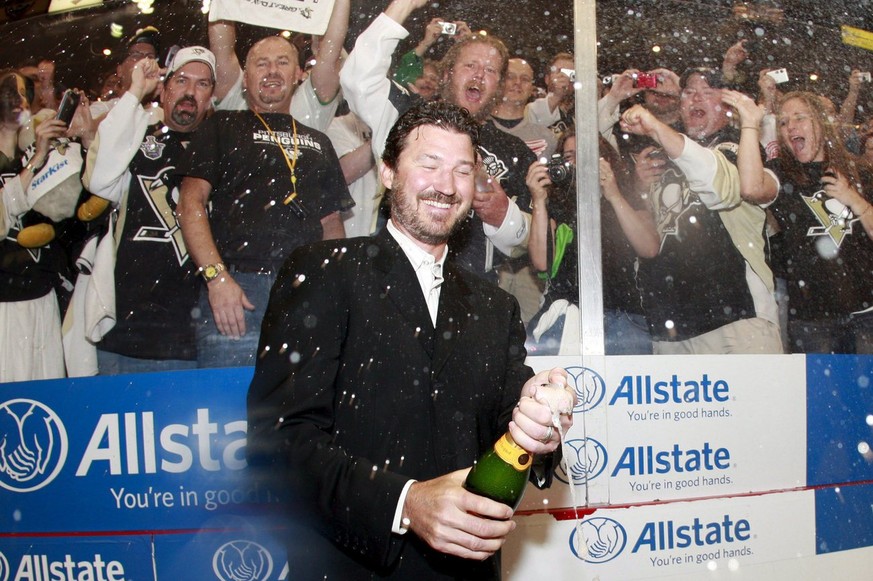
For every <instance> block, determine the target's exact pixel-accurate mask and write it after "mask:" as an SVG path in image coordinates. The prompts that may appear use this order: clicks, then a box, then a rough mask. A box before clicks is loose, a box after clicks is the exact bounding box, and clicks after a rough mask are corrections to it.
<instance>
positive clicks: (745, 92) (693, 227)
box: [0, 0, 873, 355]
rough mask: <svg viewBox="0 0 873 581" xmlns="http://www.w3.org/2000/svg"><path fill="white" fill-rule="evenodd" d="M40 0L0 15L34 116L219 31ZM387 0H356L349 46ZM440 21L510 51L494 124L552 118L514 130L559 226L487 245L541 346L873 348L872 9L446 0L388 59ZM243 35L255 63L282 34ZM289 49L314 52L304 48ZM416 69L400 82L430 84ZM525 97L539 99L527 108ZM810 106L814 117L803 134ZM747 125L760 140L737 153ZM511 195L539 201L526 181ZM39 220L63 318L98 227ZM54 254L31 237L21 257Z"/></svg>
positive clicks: (198, 16) (176, 13)
mask: <svg viewBox="0 0 873 581" xmlns="http://www.w3.org/2000/svg"><path fill="white" fill-rule="evenodd" d="M37 4H40V5H41V4H45V3H26V2H7V3H4V5H3V7H2V14H0V16H2V17H4V18H5V20H4V21H3V22H2V24H0V26H2V30H3V33H4V38H6V39H7V43H5V46H4V48H3V49H2V50H0V66H2V67H4V68H16V69H18V70H19V71H20V72H21V73H22V74H23V75H24V76H26V77H28V78H29V79H31V81H32V85H31V87H29V91H30V94H29V99H31V105H32V109H33V111H32V113H33V114H36V113H37V112H38V110H39V109H41V108H43V107H47V108H49V109H56V108H58V106H59V105H60V100H61V98H62V93H63V90H64V89H66V88H78V89H81V90H82V91H83V92H84V93H86V94H87V96H88V98H89V99H90V100H91V102H92V103H93V102H98V101H110V100H111V99H113V98H115V97H117V96H118V95H119V92H121V91H122V90H123V86H122V84H120V81H119V78H118V74H117V73H118V66H119V64H120V63H123V62H124V61H125V59H128V58H129V54H128V52H129V50H128V49H129V48H130V47H129V45H128V41H129V39H130V38H131V36H132V35H133V34H134V33H135V31H136V30H137V29H139V28H142V27H145V26H149V25H151V26H155V27H156V28H157V29H158V30H159V35H160V43H159V44H160V46H159V47H158V51H157V53H156V56H157V57H158V61H159V62H160V64H162V65H164V64H166V59H167V55H168V52H169V50H170V48H171V47H173V46H174V45H177V46H187V45H192V44H203V45H206V44H208V39H207V25H206V24H207V23H206V16H205V15H204V14H203V13H202V11H201V9H202V8H203V3H202V2H200V1H187V2H154V3H153V7H152V8H153V11H152V12H151V13H150V14H145V13H144V11H143V6H144V5H140V6H138V5H137V4H135V3H132V2H108V1H107V2H103V3H102V5H101V6H97V7H93V8H87V9H81V10H75V11H70V12H65V13H60V14H42V13H41V10H44V6H43V7H40V6H37ZM381 8H382V7H381V6H376V5H373V3H364V2H358V1H355V2H352V8H351V15H350V19H349V32H348V35H347V38H346V41H345V47H346V48H347V49H348V50H351V49H352V47H353V46H354V40H355V38H356V37H357V36H358V35H359V34H360V33H361V32H362V31H363V30H364V29H365V28H366V26H368V25H369V23H370V22H371V21H372V20H373V19H374V18H375V17H376V15H377V14H378V11H379V10H380V9H381ZM573 10H575V11H576V12H575V17H576V18H577V22H576V26H575V27H574V25H573V21H574V12H573ZM437 17H439V18H440V19H445V21H447V22H450V23H454V24H456V25H458V26H461V32H464V25H466V26H469V29H470V30H471V31H472V32H478V31H485V32H486V33H487V34H489V35H491V36H498V37H500V38H501V39H502V40H503V41H504V42H505V44H506V46H507V48H508V52H509V56H510V58H511V59H512V61H511V62H510V67H509V70H508V72H507V75H506V77H505V91H504V97H503V99H502V100H499V101H497V102H496V103H495V107H496V108H495V110H494V117H495V118H496V119H495V120H494V121H491V120H489V121H488V123H495V124H497V125H498V126H499V127H500V128H501V129H503V130H505V131H506V132H508V133H513V132H515V133H516V134H521V133H520V132H519V131H518V130H517V128H518V126H519V124H520V123H521V122H522V121H524V123H525V124H528V125H537V126H539V127H540V129H541V128H543V127H545V128H547V129H548V130H549V131H548V132H547V133H545V134H543V133H539V134H533V133H531V134H521V135H522V139H523V140H524V141H525V142H526V143H527V144H528V145H529V146H530V149H531V150H532V153H533V157H532V159H537V160H538V163H543V164H545V165H546V166H547V167H548V170H549V176H550V177H549V180H550V181H551V182H553V185H552V186H551V188H550V190H549V200H548V219H547V220H546V221H544V222H542V223H540V224H536V219H534V220H533V221H532V222H531V226H530V227H531V229H535V228H539V229H540V230H541V231H543V229H544V232H545V237H544V238H545V239H547V243H546V244H545V246H544V247H542V248H538V250H537V252H540V253H541V254H542V257H541V260H540V262H541V263H542V264H541V265H540V266H532V265H531V258H532V256H531V255H530V254H528V255H525V256H521V257H519V256H513V257H506V256H503V255H500V254H499V251H496V250H493V249H492V250H493V251H494V252H498V254H496V256H497V258H496V259H495V261H494V262H492V263H489V266H488V272H487V273H485V274H486V275H487V277H488V278H490V279H492V280H494V281H496V282H499V283H500V284H501V286H504V288H506V289H507V290H509V291H510V292H513V293H514V294H515V295H516V296H517V298H518V299H519V302H520V303H521V306H522V315H523V318H524V322H525V324H526V325H527V330H528V347H529V350H530V353H531V355H545V354H557V353H566V354H572V353H575V354H579V353H588V354H600V353H605V354H607V355H612V354H645V353H651V352H653V341H654V344H655V348H654V351H655V352H656V353H671V352H680V353H729V352H759V353H774V352H781V351H783V350H784V351H786V352H807V351H809V352H819V351H824V352H838V353H855V352H857V353H869V352H870V348H871V343H873V339H871V335H873V331H871V328H873V323H871V316H873V315H871V314H870V313H869V312H867V311H869V310H870V309H871V308H873V283H871V282H870V281H871V280H873V277H871V274H873V272H871V269H873V258H871V255H873V251H871V240H870V235H871V234H873V225H871V223H870V219H871V215H873V212H870V211H869V210H870V208H871V206H870V200H871V194H870V190H871V188H873V183H871V181H870V178H871V170H870V161H869V160H870V159H871V157H873V154H871V153H870V152H869V151H868V145H871V146H873V137H871V135H873V131H871V126H870V123H869V119H870V110H871V107H873V92H871V88H873V83H870V74H869V72H870V71H871V69H873V59H871V52H870V49H871V47H873V40H871V36H870V33H868V32H865V30H864V29H865V28H866V29H869V28H871V27H870V23H869V7H866V8H865V6H864V5H863V3H856V2H848V1H844V2H831V3H828V5H827V7H822V6H819V5H818V4H815V3H811V2H801V1H797V0H793V1H782V2H777V1H764V0H762V1H759V2H730V1H726V0H723V1H713V2H705V3H704V2H680V1H675V2H673V1H667V2H661V1H657V2H656V1H654V0H638V1H625V2H600V3H595V2H588V1H585V0H577V1H576V2H575V3H573V4H572V5H571V4H569V3H567V2H559V1H557V0H530V1H527V2H518V3H512V7H511V8H509V7H508V6H507V5H505V4H501V3H491V2H484V1H478V2H454V1H452V2H443V3H439V4H430V5H428V6H425V7H424V8H422V9H420V10H417V11H415V12H414V13H413V15H412V16H410V18H409V19H408V20H407V21H406V23H405V25H406V27H407V29H408V30H409V32H410V36H409V37H408V38H407V39H406V40H403V41H402V42H400V43H399V45H398V47H397V50H396V53H395V68H396V65H399V64H400V57H401V56H402V55H404V54H406V53H409V52H410V51H413V52H415V51H416V49H417V48H419V47H420V46H421V43H422V41H423V40H424V39H425V38H426V35H427V32H426V30H427V26H428V24H429V23H430V22H431V20H432V19H434V18H437ZM841 27H842V29H841ZM236 32H237V38H236V52H237V54H238V55H239V56H240V58H242V57H243V55H244V54H245V51H246V50H247V49H248V47H249V46H251V45H252V44H253V42H254V41H255V40H256V39H258V38H261V37H262V36H264V35H266V34H268V33H271V32H270V31H268V30H266V29H260V28H257V27H253V26H247V25H239V26H238V27H237V31H236ZM457 36H459V35H458V31H457V30H455V31H454V34H453V33H452V31H446V32H444V33H442V34H439V35H437V37H436V38H435V39H431V40H430V42H429V44H427V46H426V47H425V48H424V49H423V50H421V51H420V52H421V54H420V55H419V56H421V57H424V59H426V60H425V63H426V64H427V66H430V63H429V62H428V61H435V62H438V61H439V60H440V59H441V58H442V57H443V56H444V55H445V53H446V51H447V50H448V48H449V47H451V46H452V45H453V44H454V42H455V41H456V37H457ZM295 42H296V44H297V46H298V47H299V48H300V50H301V55H302V59H303V61H304V64H305V62H306V61H309V60H310V58H311V57H310V55H311V43H310V42H309V40H308V39H307V38H305V37H300V38H299V39H296V41H295ZM574 43H576V45H577V48H576V50H575V51H574ZM423 70H425V69H423ZM392 72H394V70H392ZM435 74H436V77H434V78H433V79H432V80H434V79H437V80H438V79H439V75H440V74H442V73H439V72H437V73H435ZM426 76H427V75H424V77H426ZM415 80H416V79H414V78H413V79H406V80H405V82H407V83H408V84H407V88H408V89H409V90H411V91H413V92H420V93H426V92H427V90H428V89H427V87H426V86H424V87H423V86H416V85H415ZM426 84H427V83H425V85H426ZM568 87H569V88H568ZM431 90H432V88H431ZM25 92H27V91H25ZM796 92H801V93H800V94H796ZM789 93H791V95H792V96H793V99H788V100H787V101H786V100H784V99H783V98H784V96H785V95H786V94H789ZM519 95H522V97H521V98H523V100H524V101H529V102H530V104H528V105H527V107H522V108H521V109H519V108H518V107H513V106H512V105H513V104H514V103H512V99H519V98H520V97H519ZM810 95H814V96H816V100H815V102H814V103H813V102H810V100H809V99H810ZM515 105H517V103H515ZM522 105H524V103H522ZM504 106H505V107H504ZM13 108H14V107H13ZM518 111H521V113H518ZM341 112H342V111H341ZM515 115H520V117H516V116H515ZM619 119H622V121H619ZM797 119H800V120H801V121H803V120H806V121H808V124H809V127H807V128H803V127H798V128H795V125H798V123H795V121H796V120H797ZM810 119H811V120H810ZM574 126H575V128H574ZM686 134H687V135H689V139H685V138H683V137H682V135H686ZM675 137H678V138H679V141H678V142H677V141H676V140H675V139H674V138H675ZM743 137H746V138H747V139H746V143H745V145H747V146H748V145H749V144H751V145H752V146H757V147H752V149H749V148H748V147H746V148H743V147H742V146H743V145H744V143H743V141H742V139H743ZM677 144H678V145H677ZM21 145H22V146H24V145H26V144H24V143H22V144H21ZM13 150H14V148H13ZM743 152H746V153H748V152H751V154H749V155H743ZM13 153H14V152H13ZM10 157H15V155H12V156H10ZM486 157H487V156H486ZM756 158H757V159H759V160H761V161H758V162H756V161H755V159H756ZM741 159H742V160H747V161H745V162H741V161H740V160H741ZM574 166H575V167H578V168H580V169H579V170H578V171H577V170H576V169H575V168H574ZM582 168H584V169H582ZM763 168H766V170H765V169H763ZM11 171H13V170H11V169H10V170H9V171H8V172H6V173H9V172H11ZM525 172H526V170H525ZM10 175H11V174H10ZM519 179H521V180H522V181H523V180H524V176H523V175H521V176H520V178H519ZM777 180H778V181H777ZM777 193H778V195H777ZM514 197H515V198H516V199H515V201H516V202H517V204H518V205H519V207H520V209H521V210H522V211H523V212H526V213H529V214H533V206H534V203H533V201H532V199H531V196H530V195H529V194H528V193H522V194H520V195H516V196H514ZM774 199H775V201H774ZM68 213H69V212H68ZM28 220H29V221H28ZM383 220H384V218H383ZM42 223H46V224H49V223H50V224H51V226H52V227H53V229H54V234H53V235H52V236H53V238H52V239H51V242H46V244H50V245H54V246H55V247H57V246H60V247H62V249H63V253H62V255H61V256H60V258H59V259H60V260H65V261H67V263H66V264H64V265H61V266H59V267H58V268H59V269H61V270H64V269H66V270H64V274H65V278H64V279H63V280H62V281H61V282H60V283H58V282H57V281H52V282H51V284H50V286H54V287H55V288H56V291H57V294H58V296H59V297H60V298H61V300H60V309H61V312H63V310H64V309H65V308H66V307H67V305H68V304H69V299H70V296H71V289H72V284H73V283H74V281H75V275H76V273H77V270H76V269H75V267H74V259H75V257H76V256H78V253H79V250H80V249H81V246H82V243H83V242H84V241H85V240H87V238H88V236H89V235H91V234H93V232H94V231H95V230H96V229H98V228H100V227H102V226H98V225H97V224H102V222H94V223H92V224H88V225H83V224H82V223H81V222H78V221H77V220H76V219H75V218H72V219H69V220H64V219H62V218H59V219H57V220H52V219H51V218H47V217H45V215H44V214H43V215H42V217H40V216H36V215H34V214H30V215H29V216H28V217H27V219H26V220H25V221H24V222H21V223H19V224H16V225H15V226H16V232H18V231H20V229H21V228H25V227H28V226H38V225H39V224H42ZM31 232H33V231H31ZM7 242H16V240H14V239H8V240H7ZM601 248H602V252H601ZM40 252H43V253H46V254H47V252H46V251H45V249H44V247H43V246H41V245H39V244H36V245H35V246H33V247H32V248H30V249H28V250H27V251H26V253H25V254H27V255H29V256H30V257H31V258H32V259H33V260H36V259H35V257H37V256H38V255H40ZM531 252H532V251H531ZM25 258H26V256H25ZM579 265H581V267H579ZM140 266H141V267H142V268H143V269H147V268H148V264H141V265H140ZM189 266H190V263H189ZM52 268H54V267H52ZM19 274H20V273H19ZM192 276H193V275H192ZM195 278H196V277H195ZM8 280H9V281H10V282H9V284H7V292H6V294H7V295H8V296H9V297H11V298H14V297H16V296H18V295H16V294H15V292H12V291H11V290H9V289H11V288H12V286H10V285H13V286H14V285H15V284H23V285H25V286H26V285H27V284H28V282H27V278H26V277H25V278H23V279H22V278H17V279H15V280H13V279H11V278H10V279H8ZM117 282H118V284H119V285H120V286H119V287H118V289H119V292H123V288H122V286H123V284H124V281H117ZM195 282H196V281H195ZM4 284H6V282H5V281H4ZM25 294H26V293H25ZM580 296H581V297H582V298H581V300H580ZM168 300H171V299H170V298H168ZM580 307H581V308H580ZM737 322H741V324H740V325H738V326H737V325H735V323H737ZM726 326H727V327H729V328H730V329H731V333H725V332H724V328H725V327H726ZM712 333H714V335H710V334H712ZM780 337H781V339H780ZM701 338H702V339H701ZM692 339H694V340H693V341H691V342H690V343H689V340H692ZM698 339H701V340H700V341H697V340H698ZM580 343H581V345H582V348H581V350H580Z"/></svg>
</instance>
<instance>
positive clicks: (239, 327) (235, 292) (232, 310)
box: [206, 272, 255, 339]
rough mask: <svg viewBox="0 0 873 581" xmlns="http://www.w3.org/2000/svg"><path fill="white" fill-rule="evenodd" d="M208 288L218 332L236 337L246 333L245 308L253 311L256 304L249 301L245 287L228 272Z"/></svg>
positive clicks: (207, 285) (212, 282)
mask: <svg viewBox="0 0 873 581" xmlns="http://www.w3.org/2000/svg"><path fill="white" fill-rule="evenodd" d="M206 288H207V289H208V290H209V306H210V307H212V315H213V317H214V319H215V326H216V327H218V332H219V333H221V334H222V335H227V336H229V337H233V338H234V339H239V338H240V337H242V336H243V335H245V334H246V317H245V313H244V312H243V309H246V310H248V311H252V310H254V308H255V305H253V304H252V303H251V302H249V299H248V297H247V296H246V293H245V292H244V291H243V289H242V288H241V287H240V286H239V285H238V284H237V283H236V281H235V280H233V277H231V276H230V275H229V274H228V273H226V272H224V273H222V274H221V275H220V276H219V277H218V278H216V279H215V280H212V281H210V282H209V283H207V284H206Z"/></svg>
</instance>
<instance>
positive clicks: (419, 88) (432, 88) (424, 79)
mask: <svg viewBox="0 0 873 581" xmlns="http://www.w3.org/2000/svg"><path fill="white" fill-rule="evenodd" d="M413 87H414V90H415V92H416V93H418V96H419V97H421V98H422V99H424V100H425V101H430V100H432V99H435V98H436V96H437V91H438V90H439V87H440V75H439V71H437V67H436V65H435V64H434V63H432V62H430V63H429V62H426V63H424V67H423V70H422V74H421V76H420V77H418V78H417V79H416V80H415V82H414V83H413Z"/></svg>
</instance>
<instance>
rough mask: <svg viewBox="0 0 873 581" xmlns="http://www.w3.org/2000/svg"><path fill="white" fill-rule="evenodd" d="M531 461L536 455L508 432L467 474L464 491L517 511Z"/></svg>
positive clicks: (528, 474)
mask: <svg viewBox="0 0 873 581" xmlns="http://www.w3.org/2000/svg"><path fill="white" fill-rule="evenodd" d="M532 462H533V455H532V454H530V453H529V452H527V450H525V449H524V448H522V447H521V446H519V445H518V444H516V443H515V440H513V439H512V436H511V435H510V434H509V432H506V433H505V434H503V435H502V436H501V437H500V439H499V440H497V443H496V444H494V447H493V448H491V449H490V450H488V451H487V452H485V454H483V455H482V457H481V458H479V461H478V462H476V464H475V465H474V466H473V469H472V470H470V473H469V474H468V475H467V480H466V481H465V482H464V488H466V489H467V490H469V491H470V492H474V493H476V494H479V495H481V496H484V497H486V498H490V499H491V500H496V501H497V502H502V503H503V504H506V505H509V506H511V507H512V509H513V510H515V508H516V507H517V506H518V503H519V502H520V501H521V497H522V495H523V494H524V489H525V486H526V485H527V479H528V476H530V467H531V463H532Z"/></svg>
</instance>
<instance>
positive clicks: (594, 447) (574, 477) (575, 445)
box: [555, 438, 606, 485]
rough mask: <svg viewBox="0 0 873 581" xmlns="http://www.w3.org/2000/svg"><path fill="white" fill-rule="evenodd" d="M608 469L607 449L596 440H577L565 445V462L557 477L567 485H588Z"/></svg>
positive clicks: (556, 474) (568, 441)
mask: <svg viewBox="0 0 873 581" xmlns="http://www.w3.org/2000/svg"><path fill="white" fill-rule="evenodd" d="M604 468H606V447H605V446H604V445H603V444H601V443H600V442H598V441H597V440H595V439H594V438H577V439H574V440H567V441H566V442H565V443H564V461H563V462H561V465H560V466H559V467H558V469H557V470H555V477H556V478H557V479H558V480H560V481H561V482H563V483H565V484H570V483H571V482H572V483H573V484H574V485H576V484H586V483H588V481H589V480H592V479H593V478H596V477H597V476H598V475H600V473H601V472H603V469H604Z"/></svg>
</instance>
